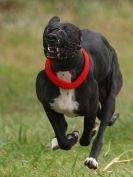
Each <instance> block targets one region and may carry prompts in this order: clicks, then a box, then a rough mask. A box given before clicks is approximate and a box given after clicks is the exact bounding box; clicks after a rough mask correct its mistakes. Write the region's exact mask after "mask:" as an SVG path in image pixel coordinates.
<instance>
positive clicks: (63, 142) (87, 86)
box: [36, 17, 122, 169]
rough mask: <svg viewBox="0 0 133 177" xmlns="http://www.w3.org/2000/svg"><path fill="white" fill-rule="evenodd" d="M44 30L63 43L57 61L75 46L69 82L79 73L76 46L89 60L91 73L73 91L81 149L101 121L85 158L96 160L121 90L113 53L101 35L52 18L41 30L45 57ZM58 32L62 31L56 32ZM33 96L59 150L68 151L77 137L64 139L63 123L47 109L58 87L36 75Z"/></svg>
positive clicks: (118, 72) (62, 119)
mask: <svg viewBox="0 0 133 177" xmlns="http://www.w3.org/2000/svg"><path fill="white" fill-rule="evenodd" d="M55 27H56V30H55ZM48 28H49V29H50V28H52V30H51V32H50V33H52V34H56V37H57V38H60V40H61V41H62V42H63V41H64V44H65V46H62V48H63V47H64V48H63V51H65V56H64V53H63V54H62V55H61V54H60V55H61V56H60V57H59V58H58V59H59V60H60V58H61V59H62V60H65V59H67V58H70V54H71V50H70V47H71V44H75V45H74V48H73V51H72V52H74V53H75V54H77V55H78V57H79V58H80V62H79V63H78V65H77V66H76V67H74V68H71V74H72V76H73V77H72V79H73V80H74V79H75V78H76V77H77V76H78V75H79V74H80V72H81V71H82V68H83V64H84V63H83V56H82V55H81V49H80V46H81V47H83V48H85V49H86V51H87V52H88V54H89V55H90V57H91V70H90V72H89V74H88V76H87V78H86V80H85V81H84V82H83V83H82V84H81V85H80V86H79V87H78V88H76V89H75V98H76V101H77V102H78V103H79V109H78V110H76V111H75V113H76V114H77V115H78V116H84V129H83V133H82V136H81V138H80V140H79V142H80V144H81V145H83V146H87V145H89V144H90V141H91V138H92V136H93V134H94V132H93V128H94V126H95V120H96V117H98V118H99V120H100V121H101V122H100V126H99V130H98V133H97V136H96V138H95V140H94V142H93V145H92V149H91V152H90V155H89V157H92V158H94V159H96V160H97V157H98V154H99V152H100V149H101V146H102V140H103V134H104V131H105V129H106V127H107V126H108V125H112V124H113V123H114V122H115V120H116V119H117V116H113V114H114V112H115V101H116V96H117V94H118V93H119V91H120V89H121V87H122V75H121V72H120V69H119V64H118V59H117V55H116V52H115V50H114V49H113V48H112V47H111V45H110V44H109V43H108V41H107V40H106V39H105V38H104V37H103V36H102V35H101V34H99V33H96V32H93V31H91V30H88V29H83V30H79V28H77V27H76V26H74V25H72V24H70V23H60V19H59V17H54V18H52V19H51V20H50V22H49V23H48V25H47V27H46V29H45V31H44V36H43V42H44V48H45V50H46V51H45V55H46V56H47V48H46V44H45V43H46V41H45V40H46V39H45V37H46V38H47V35H49V34H47V33H46V31H47V29H48ZM59 29H60V31H63V32H59ZM64 34H65V35H64ZM58 45H59V44H58ZM59 46H61V44H60V45H59ZM67 54H68V56H67ZM77 55H72V54H71V58H72V59H73V58H74V57H75V56H76V57H77ZM53 58H54V59H56V53H55V54H54V55H53ZM52 68H53V70H54V71H55V72H58V68H57V67H56V66H55V65H54V62H52ZM36 93H37V96H38V99H39V100H40V102H41V103H42V105H43V107H44V110H45V112H46V114H47V116H48V118H49V121H50V123H51V125H52V127H53V129H54V132H55V135H56V137H57V140H58V143H59V147H60V148H61V149H64V150H69V149H71V147H72V146H73V145H74V144H75V143H76V142H77V137H76V136H72V137H71V138H69V139H68V138H67V135H66V130H67V123H66V121H65V117H64V115H63V114H61V113H57V112H55V111H54V110H52V109H51V107H50V103H52V102H53V100H54V99H55V98H56V97H57V96H58V95H59V94H60V93H59V88H57V87H56V86H55V85H53V83H52V82H51V81H50V80H49V79H48V78H47V76H46V74H45V71H44V70H43V71H41V72H40V73H39V74H38V76H37V80H36ZM75 121H76V119H75ZM85 164H86V165H87V166H88V167H89V168H94V169H95V168H96V167H95V166H94V165H93V164H91V163H89V162H85Z"/></svg>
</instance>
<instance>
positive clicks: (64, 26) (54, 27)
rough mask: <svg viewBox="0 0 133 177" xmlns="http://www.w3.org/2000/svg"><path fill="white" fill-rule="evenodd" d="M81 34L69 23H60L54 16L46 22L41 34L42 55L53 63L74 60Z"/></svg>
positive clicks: (78, 48) (77, 52)
mask: <svg viewBox="0 0 133 177" xmlns="http://www.w3.org/2000/svg"><path fill="white" fill-rule="evenodd" d="M80 39H81V32H80V29H79V28H78V27H76V26H75V25H73V24H70V23H61V22H60V18H59V17H57V16H54V17H53V18H51V19H50V21H49V22H48V25H47V26H46V28H45V30H44V34H43V46H44V53H45V56H46V57H47V58H50V59H51V60H55V61H61V60H68V59H70V58H71V59H72V58H75V57H76V56H77V55H78V54H79V51H80V48H81V46H80Z"/></svg>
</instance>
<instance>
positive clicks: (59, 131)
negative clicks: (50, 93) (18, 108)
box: [44, 106, 78, 150]
mask: <svg viewBox="0 0 133 177" xmlns="http://www.w3.org/2000/svg"><path fill="white" fill-rule="evenodd" d="M44 109H45V112H46V114H47V116H48V118H49V121H50V123H51V125H52V127H53V129H54V132H55V135H56V138H57V142H58V144H59V148H61V149H63V150H69V149H71V147H72V146H73V145H74V144H75V143H77V141H78V135H77V134H76V133H72V134H71V135H72V136H70V134H69V136H66V135H65V132H66V123H65V119H64V115H63V114H59V113H57V112H55V111H53V110H51V109H50V108H49V107H48V106H44Z"/></svg>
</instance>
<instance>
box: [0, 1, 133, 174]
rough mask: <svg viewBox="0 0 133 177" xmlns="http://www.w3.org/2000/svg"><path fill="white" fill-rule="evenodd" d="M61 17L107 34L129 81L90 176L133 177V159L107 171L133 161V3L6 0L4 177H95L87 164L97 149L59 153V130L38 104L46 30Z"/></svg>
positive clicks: (2, 19)
mask: <svg viewBox="0 0 133 177" xmlns="http://www.w3.org/2000/svg"><path fill="white" fill-rule="evenodd" d="M54 15H57V16H59V17H60V18H61V21H64V22H71V23H74V24H75V25H77V26H78V27H80V28H81V29H82V28H90V29H92V30H94V31H98V32H100V33H102V34H103V35H104V36H105V37H106V38H107V39H108V40H109V42H110V43H111V45H112V46H113V47H114V48H115V49H116V51H117V55H118V58H119V63H120V67H121V71H122V74H123V78H124V85H123V89H122V91H121V93H120V94H119V96H118V98H117V104H116V112H120V114H121V116H120V119H119V121H118V122H117V123H116V125H115V126H113V127H112V128H110V129H108V130H107V131H106V135H105V145H104V147H103V150H102V152H101V155H100V157H99V161H100V170H98V171H96V172H92V171H89V175H90V176H109V175H110V176H117V177H119V176H120V177H122V176H124V177H125V176H126V177H128V176H129V177H130V176H132V175H133V162H132V161H130V162H127V163H120V164H118V165H115V166H111V168H110V169H109V170H108V171H107V172H106V173H103V172H102V169H103V168H104V167H105V166H106V165H107V163H109V162H110V161H111V160H112V159H113V158H115V157H116V156H118V155H120V154H121V153H123V152H125V151H127V152H126V153H125V155H124V157H123V158H124V159H131V158H132V159H133V93H132V91H133V82H132V78H133V71H132V70H133V1H132V0H124V1H123V0H117V1H115V0H93V1H91V0H28V1H27V0H0V176H1V177H21V176H27V177H30V176H32V177H34V176H35V177H42V176H45V177H47V176H48V177H54V176H58V177H60V176H65V177H67V176H74V177H77V176H79V177H81V176H83V177H86V176H88V170H87V169H86V168H85V167H84V166H83V161H84V159H85V158H86V155H87V154H88V153H89V151H90V148H81V147H80V146H79V145H76V146H75V147H74V148H73V149H72V150H71V151H70V152H64V151H57V152H52V151H51V150H50V140H51V138H52V137H53V135H54V134H53V130H52V128H51V126H50V124H49V122H48V120H47V117H46V116H45V113H44V111H43V108H42V106H41V104H40V103H39V102H38V100H37V98H36V93H35V82H36V76H37V73H38V72H39V71H40V70H42V69H43V68H44V66H43V62H44V54H43V46H42V35H43V30H44V28H45V26H46V24H47V22H48V20H49V19H50V18H51V17H52V16H54ZM67 120H68V122H69V131H72V130H75V129H79V130H80V132H82V120H81V119H77V120H76V121H77V122H76V121H75V120H70V119H67ZM75 122H76V123H75ZM106 152H107V153H106ZM105 153H106V156H105ZM53 159H54V161H53Z"/></svg>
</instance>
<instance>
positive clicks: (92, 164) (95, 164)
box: [85, 157, 98, 169]
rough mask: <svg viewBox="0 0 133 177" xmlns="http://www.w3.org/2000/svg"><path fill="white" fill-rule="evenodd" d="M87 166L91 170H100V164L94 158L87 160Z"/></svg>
mask: <svg viewBox="0 0 133 177" xmlns="http://www.w3.org/2000/svg"><path fill="white" fill-rule="evenodd" d="M85 165H86V166H88V167H89V168H90V169H97V168H98V162H97V161H96V159H94V158H93V157H87V158H86V160H85Z"/></svg>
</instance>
